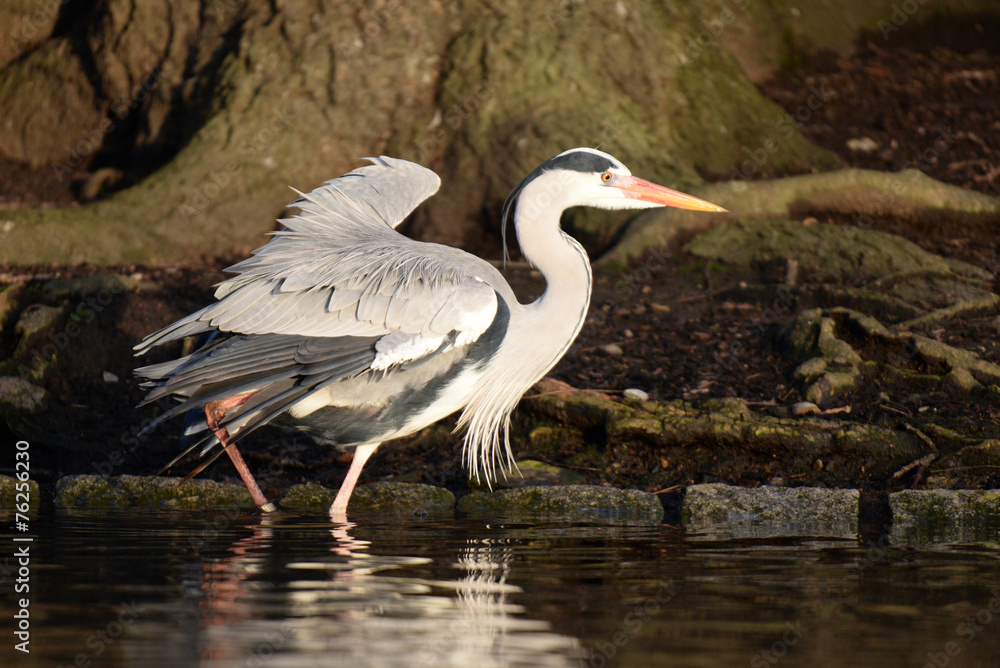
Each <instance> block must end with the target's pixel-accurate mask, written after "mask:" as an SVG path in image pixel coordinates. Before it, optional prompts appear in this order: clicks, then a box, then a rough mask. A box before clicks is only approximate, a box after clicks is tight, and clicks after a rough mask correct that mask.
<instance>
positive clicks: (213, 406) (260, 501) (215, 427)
mask: <svg viewBox="0 0 1000 668" xmlns="http://www.w3.org/2000/svg"><path fill="white" fill-rule="evenodd" d="M254 394H256V391H254V392H245V393H243V394H236V395H233V396H231V397H227V398H225V399H219V400H218V401H212V402H209V403H207V404H205V421H206V422H207V423H208V428H209V429H211V430H212V431H213V432H214V433H215V437H216V438H218V439H219V443H221V444H222V448H223V450H225V451H226V454H227V455H229V459H231V460H232V462H233V466H235V467H236V472H237V473H239V474H240V478H242V479H243V484H244V485H246V487H247V491H248V492H250V498H251V499H253V502H254V505H256V506H257V507H258V508H260V509H261V510H263V511H264V512H265V513H271V512H274V511H276V510H277V509H278V508H277V507H276V506H275V505H274V504H273V503H271V502H270V501H268V500H267V497H266V496H264V492H262V491H260V486H259V485H258V484H257V481H256V480H254V477H253V474H252V473H250V469H249V468H248V467H247V464H246V462H245V461H243V455H241V454H240V451H239V450H237V449H236V446H235V445H233V444H232V443H230V442H229V430H228V429H226V428H225V427H220V426H219V420H220V419H222V417H223V416H224V415H225V414H226V411H228V410H229V409H230V408H235V407H236V406H242V405H243V404H244V403H246V401H247V399H249V398H250V397H252V396H253V395H254Z"/></svg>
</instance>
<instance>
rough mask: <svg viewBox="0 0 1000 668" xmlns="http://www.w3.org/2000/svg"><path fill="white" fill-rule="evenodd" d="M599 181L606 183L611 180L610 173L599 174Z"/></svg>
mask: <svg viewBox="0 0 1000 668" xmlns="http://www.w3.org/2000/svg"><path fill="white" fill-rule="evenodd" d="M601 180H602V181H604V182H605V183H607V182H608V181H610V180H611V172H604V173H603V174H601Z"/></svg>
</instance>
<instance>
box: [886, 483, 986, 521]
mask: <svg viewBox="0 0 1000 668" xmlns="http://www.w3.org/2000/svg"><path fill="white" fill-rule="evenodd" d="M889 508H890V510H891V511H892V521H893V525H896V524H897V523H898V524H910V523H916V524H924V525H930V526H933V525H939V526H952V525H956V524H985V525H990V526H996V527H997V528H1000V490H996V489H983V490H971V489H907V490H903V491H901V492H895V493H893V494H890V495H889Z"/></svg>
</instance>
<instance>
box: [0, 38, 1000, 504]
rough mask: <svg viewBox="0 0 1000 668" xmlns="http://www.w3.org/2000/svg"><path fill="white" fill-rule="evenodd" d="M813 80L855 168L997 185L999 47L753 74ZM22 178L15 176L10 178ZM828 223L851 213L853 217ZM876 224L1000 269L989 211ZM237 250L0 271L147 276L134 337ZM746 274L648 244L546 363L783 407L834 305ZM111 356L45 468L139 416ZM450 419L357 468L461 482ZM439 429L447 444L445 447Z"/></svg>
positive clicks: (333, 466) (953, 326)
mask: <svg viewBox="0 0 1000 668" xmlns="http://www.w3.org/2000/svg"><path fill="white" fill-rule="evenodd" d="M816 87H818V88H820V89H823V90H828V91H832V93H833V94H832V95H830V96H829V99H828V101H827V102H826V103H825V104H824V105H823V106H822V108H820V109H819V110H817V111H816V112H815V113H814V114H811V116H810V118H809V120H808V122H805V123H803V125H802V128H801V130H802V131H803V132H804V133H805V135H806V136H807V137H808V138H809V139H811V140H812V141H814V142H815V143H817V144H818V145H820V146H823V147H825V148H827V149H829V150H831V151H834V152H836V153H837V154H838V155H840V156H841V157H842V158H843V159H844V161H845V162H846V163H847V164H848V165H851V166H856V167H865V168H873V169H883V170H897V169H901V168H904V167H907V166H916V167H919V168H920V169H922V170H923V171H925V172H926V173H928V174H929V175H931V176H933V177H934V178H936V179H939V180H941V181H944V182H947V183H952V184H956V185H960V186H963V187H967V188H971V189H974V190H978V191H980V192H984V193H988V194H991V195H1000V155H998V151H1000V149H998V147H1000V103H998V102H997V101H998V100H1000V45H994V46H993V48H992V50H987V49H984V48H978V49H976V50H974V51H971V52H961V51H959V50H947V49H940V48H939V49H935V48H929V47H927V48H919V49H914V48H911V47H900V48H892V49H886V48H877V47H875V46H867V47H863V48H861V49H860V50H859V52H858V53H857V54H856V55H855V56H854V57H852V58H841V57H836V56H833V55H829V54H819V55H816V56H815V57H813V58H811V59H809V60H808V61H807V62H804V63H802V64H801V65H799V66H797V67H796V68H794V69H793V70H791V71H789V72H787V73H785V74H783V75H782V76H781V77H779V78H777V79H775V80H773V81H771V82H768V83H766V84H765V85H764V86H763V89H764V90H765V92H766V93H767V94H768V95H769V96H770V97H771V98H773V99H774V100H775V101H776V102H778V103H779V104H781V105H782V106H783V107H784V108H785V109H786V110H787V111H788V112H789V113H790V114H795V112H796V110H797V109H798V108H800V107H801V105H803V104H805V103H806V100H807V96H808V95H809V92H810V90H811V89H812V88H816ZM935 141H938V142H940V141H944V142H946V147H945V148H946V150H943V151H942V150H937V151H935V152H934V154H935V155H934V157H933V159H929V160H925V159H923V158H922V156H924V155H925V151H926V150H927V149H928V148H929V147H933V146H934V142H935ZM938 148H939V149H940V148H941V146H940V145H939V146H938ZM11 169H14V167H10V166H5V165H2V164H0V172H6V173H0V184H6V185H5V186H4V189H0V202H5V203H8V204H9V203H11V202H14V203H19V204H20V205H22V206H38V205H60V206H62V205H66V204H67V203H69V202H71V201H72V198H73V194H72V191H71V190H67V186H66V184H65V183H55V184H52V183H49V185H48V186H47V185H46V183H47V182H46V179H45V178H43V175H38V174H23V173H22V174H20V175H17V177H16V178H14V175H13V174H12V172H11V171H10V170H11ZM7 176H11V178H6V177H7ZM19 184H20V185H19ZM19 187H23V188H24V190H22V191H21V192H17V188H19ZM46 187H51V190H49V191H47V190H46ZM29 191H30V194H29ZM833 222H840V223H843V224H851V221H846V220H845V221H833ZM875 227H876V229H880V230H883V231H886V232H891V233H894V234H898V235H901V236H904V237H905V238H907V239H910V240H911V241H913V242H915V243H917V244H918V245H920V246H921V247H923V248H925V249H926V250H929V251H931V252H934V253H937V254H941V255H943V256H945V257H949V258H955V259H960V260H963V261H965V262H968V263H971V264H973V265H976V266H979V267H981V268H983V269H986V270H988V271H989V272H992V273H993V274H994V275H997V274H998V272H1000V234H997V233H996V230H995V229H990V228H989V227H987V226H983V225H979V226H975V225H972V226H967V225H960V224H957V223H949V224H948V225H939V224H936V222H935V221H921V222H920V223H918V224H915V223H913V222H912V221H910V222H904V221H898V220H893V219H881V220H877V221H876V223H875ZM238 259H239V258H223V259H220V261H219V263H218V265H215V266H212V267H204V268H183V269H172V270H167V269H153V268H146V267H110V268H109V267H19V266H6V267H0V276H2V277H4V278H5V279H6V280H10V279H12V278H18V277H21V278H23V277H29V276H37V275H44V276H49V277H60V276H74V275H82V274H89V273H95V272H98V271H116V272H120V273H123V274H125V275H130V274H141V275H142V276H143V278H145V279H147V280H150V281H152V282H154V283H158V284H160V285H161V286H162V289H161V290H160V291H159V292H158V294H157V299H155V300H152V301H151V302H150V303H149V304H147V305H145V306H140V305H138V304H134V303H133V304H130V305H129V310H130V313H131V314H132V315H130V316H129V318H130V320H129V322H127V323H123V324H122V325H121V326H120V328H119V329H120V331H119V332H117V333H115V334H114V336H120V337H126V338H127V337H128V336H134V337H135V340H138V339H139V338H141V336H142V335H143V334H145V333H148V332H149V331H152V330H154V329H156V328H157V327H159V326H161V325H162V324H164V322H165V320H164V318H166V317H176V316H179V315H183V314H185V313H188V312H190V311H191V310H194V309H196V308H199V307H200V306H203V305H204V304H205V303H207V302H208V301H209V300H210V299H211V286H212V284H213V283H216V282H218V281H219V280H221V279H222V277H223V274H221V273H220V271H219V268H220V267H223V266H226V265H227V264H228V263H231V262H235V261H236V260H238ZM748 271H749V272H751V273H740V272H739V271H736V270H734V269H733V268H731V267H720V266H717V265H713V264H711V263H705V262H703V261H696V260H695V259H694V258H692V257H690V256H686V255H685V254H683V253H682V252H678V251H674V252H672V253H670V254H665V253H661V254H659V255H657V254H653V255H650V256H649V257H647V258H646V260H645V261H644V262H642V263H638V264H637V265H635V266H633V267H631V268H629V269H628V270H627V271H625V272H624V273H620V272H615V273H611V274H609V273H602V272H598V274H597V275H596V277H595V284H594V297H593V301H592V305H591V311H590V316H589V318H588V321H587V324H586V326H585V327H584V329H583V332H582V333H581V335H580V337H579V339H578V340H577V341H576V343H575V344H574V345H573V346H572V348H571V349H570V351H569V352H568V354H567V355H566V357H565V358H564V359H563V360H562V361H561V362H560V363H559V365H558V366H557V367H556V368H555V369H554V370H553V371H552V373H551V374H550V375H551V376H552V377H554V378H556V379H558V380H561V381H564V382H566V383H568V384H570V385H572V386H574V387H577V388H580V389H586V390H601V391H605V392H607V393H608V394H610V395H619V396H620V394H621V392H622V391H623V390H624V389H626V388H636V389H640V390H643V391H644V392H647V393H648V394H649V395H650V398H652V399H655V400H671V399H679V398H680V399H686V400H689V401H692V402H699V401H702V400H704V399H709V398H714V397H739V398H741V399H743V400H745V401H747V402H748V403H749V404H750V406H751V407H752V408H753V409H754V410H759V411H761V412H765V413H769V414H773V415H787V412H788V407H789V406H791V405H792V404H794V403H796V402H798V401H801V400H802V397H801V396H800V393H799V390H798V389H796V387H795V385H794V384H793V383H792V382H791V380H790V378H791V372H792V370H793V369H794V366H795V363H794V362H793V361H791V360H789V359H786V357H785V356H783V354H782V352H781V350H780V349H779V348H778V346H777V345H776V344H775V337H776V334H777V332H778V330H779V329H780V327H781V326H782V325H784V324H785V323H786V322H787V321H788V320H789V319H790V318H791V317H792V315H794V314H795V313H796V312H797V311H799V310H801V309H803V308H808V307H811V306H819V305H823V306H828V305H829V303H828V301H825V300H826V299H827V297H828V296H827V295H825V294H823V293H822V292H819V291H816V290H814V289H812V288H810V287H809V286H803V287H802V288H801V289H799V290H797V291H796V292H794V293H793V295H792V296H791V297H789V296H788V295H787V293H783V292H779V291H778V287H779V285H780V282H781V278H780V275H778V274H776V275H775V276H774V277H773V280H769V277H768V272H769V271H771V269H770V268H768V267H757V268H754V269H753V270H748ZM509 275H510V276H511V278H510V280H511V283H512V285H514V287H515V290H517V291H518V292H519V294H520V296H521V298H522V300H528V299H531V298H533V297H535V296H537V295H538V294H539V293H540V291H541V287H542V283H541V282H540V279H539V277H537V276H536V275H533V274H532V272H531V271H530V270H528V269H526V268H521V269H515V270H514V271H512V272H510V274H509ZM771 286H773V289H772V287H771ZM171 314H172V315H171ZM997 317H998V316H997V314H988V315H985V316H976V317H969V318H966V319H956V320H955V321H952V322H950V323H949V326H948V332H947V337H948V339H947V340H948V343H950V344H951V345H955V346H958V347H963V348H966V349H970V350H976V352H977V353H978V354H979V355H980V356H981V358H982V359H984V360H987V361H991V362H994V363H1000V345H998V344H997V343H996V336H995V331H996V330H995V326H994V325H992V324H991V323H992V322H993V320H994V319H995V318H997ZM8 352H10V351H0V353H8ZM112 364H113V365H115V366H117V369H116V370H115V372H116V373H119V375H121V376H123V378H122V382H121V383H119V384H117V385H107V384H104V383H101V382H99V381H97V380H89V381H86V380H82V379H77V380H72V381H69V382H67V381H64V382H62V384H58V383H57V384H56V385H55V387H54V388H53V394H54V397H55V401H56V402H57V403H58V405H59V406H61V407H62V409H64V410H61V411H59V415H60V416H61V417H59V418H57V420H56V422H55V423H53V424H50V425H48V430H49V432H50V433H51V434H53V435H55V434H64V435H68V436H67V437H56V436H53V440H54V441H64V442H65V449H64V451H63V452H59V453H57V454H53V457H52V458H51V460H49V461H47V462H45V463H43V464H40V469H41V472H40V475H41V476H42V482H45V480H46V478H47V479H48V480H49V481H51V480H54V479H55V478H56V477H57V476H59V475H65V474H70V473H83V472H94V470H95V461H94V458H93V455H92V454H91V453H88V452H87V451H86V447H85V442H86V441H89V442H94V441H97V442H100V441H102V440H114V439H117V438H118V437H119V436H120V435H121V434H122V433H123V431H127V430H128V427H129V425H134V424H135V422H136V420H135V415H134V412H133V409H132V407H133V406H134V405H135V404H136V403H137V402H138V401H139V399H140V398H141V396H142V392H141V391H140V390H139V388H138V387H136V385H135V383H134V382H133V381H131V379H129V378H127V370H128V368H129V367H128V366H127V365H128V364H130V361H129V360H125V359H120V360H115V361H113V362H112ZM917 370H918V371H919V369H917ZM909 394H910V393H909V391H908V388H906V387H886V386H885V385H884V384H882V383H880V382H879V381H878V380H876V379H870V380H867V381H866V382H865V383H864V384H863V386H862V388H861V389H860V390H858V391H856V392H855V393H853V394H851V395H850V396H848V397H846V398H845V400H844V404H845V405H850V406H851V408H852V413H851V416H852V419H858V420H866V421H873V422H878V423H882V424H890V425H891V424H892V423H893V421H894V420H897V419H899V418H900V417H903V418H905V417H907V416H910V417H912V416H914V415H916V414H917V413H918V412H919V411H922V410H926V407H921V406H920V405H916V404H914V403H912V402H909V401H908V400H907V399H906V398H905V397H907V396H908V395H909ZM887 397H889V398H888V399H887ZM529 401H530V399H529ZM932 410H934V411H935V412H936V413H937V414H938V415H939V416H942V417H948V418H954V419H962V420H971V421H974V422H976V423H980V424H981V425H982V430H983V433H984V435H990V434H992V435H993V437H996V436H997V435H1000V433H998V431H997V427H996V423H997V421H998V420H1000V403H998V402H997V401H995V400H993V401H990V400H984V401H977V402H970V401H968V399H967V398H962V397H957V396H956V397H949V396H946V395H945V396H941V397H939V398H938V400H937V401H936V402H935V405H934V406H933V409H932ZM126 414H127V415H126ZM523 419H524V418H523V416H522V417H520V418H518V420H519V421H520V420H523ZM521 426H522V427H523V426H524V425H523V424H521ZM448 428H450V422H449V421H446V422H445V424H444V426H443V427H440V428H438V429H436V430H434V429H432V430H431V432H430V433H429V434H425V435H423V436H418V437H415V438H414V439H411V440H412V441H414V442H413V443H411V445H410V447H404V448H383V449H382V450H381V451H380V453H379V454H378V455H377V456H376V457H374V458H373V459H372V461H371V462H370V463H369V465H368V467H367V468H366V470H365V474H364V475H363V478H362V482H365V481H368V480H374V479H378V478H381V477H384V476H388V475H394V476H401V478H400V479H406V480H412V481H422V482H430V483H434V484H445V485H447V486H449V487H452V488H455V489H456V490H459V489H460V488H462V487H463V486H464V485H465V484H466V483H465V482H464V479H465V476H464V474H463V473H462V469H461V464H460V457H459V456H458V452H459V451H458V448H459V445H458V444H459V440H458V439H457V438H454V437H450V436H447V435H446V431H447V429H448ZM175 430H176V431H179V423H173V426H170V425H168V426H167V427H165V428H163V429H161V430H159V431H158V432H157V434H156V435H154V438H153V439H151V441H150V443H149V445H150V447H149V448H148V449H147V448H143V449H137V450H135V451H133V452H130V453H129V457H128V458H127V461H125V462H123V463H121V464H120V465H116V466H115V472H116V473H136V474H149V473H153V472H155V470H156V468H157V467H158V466H159V465H162V464H164V463H165V462H166V461H167V460H168V459H169V453H170V452H171V451H172V449H175V448H176V435H175V434H174V433H173V432H174V431H175ZM76 439H78V440H76ZM442 443H445V444H447V445H446V447H444V449H442ZM245 449H246V458H247V460H248V462H249V463H250V466H251V468H253V469H255V470H258V471H260V470H262V469H263V470H264V471H265V472H264V473H262V474H261V476H260V477H261V479H262V485H263V486H264V487H265V491H269V490H274V489H278V488H287V486H289V485H290V484H294V483H296V482H301V481H307V480H311V481H316V482H320V483H322V484H328V485H331V486H336V485H337V484H339V480H340V479H341V478H342V477H343V474H344V473H345V472H346V466H344V463H345V462H346V461H349V459H346V458H344V457H342V456H340V455H338V454H337V453H334V452H331V451H329V450H326V449H324V448H316V447H314V446H310V444H309V442H308V441H305V440H302V439H299V438H297V437H293V436H288V435H284V434H282V433H281V432H278V431H276V430H266V431H262V432H261V433H259V434H256V435H254V437H252V439H251V440H250V441H249V442H248V443H247V446H246V448H245ZM532 454H533V453H532V452H531V451H530V448H527V449H525V448H519V450H518V452H517V455H518V456H522V457H523V456H531V455H532ZM57 455H58V456H57ZM338 459H340V463H339V464H337V463H336V460H338ZM552 463H555V464H559V463H560V462H558V461H555V462H552ZM96 464H100V462H99V461H98V462H96ZM188 468H189V467H184V466H181V467H180V469H179V471H180V473H184V472H186V470H188ZM269 472H271V473H273V475H271V474H270V473H269ZM584 473H585V474H586V475H587V476H588V478H589V479H591V480H600V479H603V474H602V472H600V471H585V472H584ZM626 473H627V472H626ZM204 475H209V476H210V477H213V478H219V479H229V480H232V479H233V477H234V476H233V473H232V471H231V467H229V466H228V465H216V466H214V467H212V468H211V469H209V471H207V472H206V473H205V474H204Z"/></svg>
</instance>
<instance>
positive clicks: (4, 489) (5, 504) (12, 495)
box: [0, 475, 42, 515]
mask: <svg viewBox="0 0 1000 668" xmlns="http://www.w3.org/2000/svg"><path fill="white" fill-rule="evenodd" d="M19 485H20V486H23V485H24V483H23V482H21V481H19V480H18V479H17V478H14V477H12V476H9V475H0V515H3V514H6V512H8V511H9V512H10V513H13V512H14V511H15V509H16V506H17V504H18V503H23V502H24V498H23V497H22V498H20V499H18V498H17V494H18V486H19ZM27 486H28V509H29V511H30V512H32V513H35V512H37V511H38V506H39V504H40V503H41V501H42V497H41V492H39V489H38V483H37V482H35V481H34V480H28V481H27ZM22 493H23V492H22Z"/></svg>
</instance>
